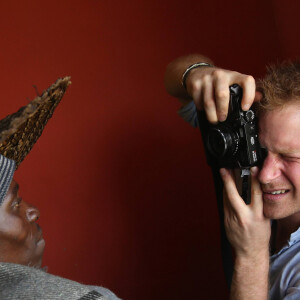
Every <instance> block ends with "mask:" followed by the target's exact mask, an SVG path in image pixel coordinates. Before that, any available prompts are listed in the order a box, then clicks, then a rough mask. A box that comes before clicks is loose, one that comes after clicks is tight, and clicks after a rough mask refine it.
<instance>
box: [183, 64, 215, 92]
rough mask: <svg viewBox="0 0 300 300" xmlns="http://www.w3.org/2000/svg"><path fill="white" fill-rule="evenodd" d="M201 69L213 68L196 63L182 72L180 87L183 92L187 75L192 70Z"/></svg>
mask: <svg viewBox="0 0 300 300" xmlns="http://www.w3.org/2000/svg"><path fill="white" fill-rule="evenodd" d="M201 67H210V68H213V67H214V66H213V65H211V64H208V63H205V62H198V63H195V64H192V65H190V66H189V67H188V68H187V69H186V70H185V71H184V73H183V74H182V79H181V84H182V86H183V87H184V88H185V90H186V79H187V76H188V75H189V73H190V72H191V71H192V70H193V69H196V68H201Z"/></svg>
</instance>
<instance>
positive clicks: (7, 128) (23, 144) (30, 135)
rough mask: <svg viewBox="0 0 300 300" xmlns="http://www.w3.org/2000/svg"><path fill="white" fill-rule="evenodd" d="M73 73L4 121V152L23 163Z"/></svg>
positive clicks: (0, 138)
mask: <svg viewBox="0 0 300 300" xmlns="http://www.w3.org/2000/svg"><path fill="white" fill-rule="evenodd" d="M70 84H71V81H70V77H65V78H60V79H58V80H57V81H56V82H55V83H54V84H52V85H51V86H50V87H49V88H48V89H47V90H46V91H44V92H43V93H42V95H41V96H38V97H36V98H35V99H34V100H32V101H31V102H30V103H29V104H27V105H26V106H23V107H21V108H20V109H19V110H18V111H17V112H16V113H14V114H11V115H8V116H7V117H6V118H4V119H2V120H1V121H0V154H2V155H3V156H5V157H7V158H9V159H12V160H14V161H15V163H16V167H18V166H19V165H20V163H21V162H22V161H23V159H24V158H25V156H26V155H27V154H28V153H29V152H30V150H31V149H32V147H33V145H34V144H35V142H36V141H37V140H38V138H39V137H40V136H41V134H42V132H43V130H44V127H45V125H46V124H47V122H48V120H49V119H50V118H51V116H52V114H53V112H54V110H55V108H56V107H57V105H58V104H59V102H60V100H61V99H62V97H63V95H64V93H65V91H66V89H67V87H68V85H70Z"/></svg>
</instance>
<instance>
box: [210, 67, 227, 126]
mask: <svg viewBox="0 0 300 300" xmlns="http://www.w3.org/2000/svg"><path fill="white" fill-rule="evenodd" d="M213 84H214V92H215V100H216V111H217V116H218V120H219V121H220V122H222V121H225V120H226V118H227V114H228V105H229V81H228V78H227V77H226V76H224V74H223V76H222V73H220V75H218V76H216V77H215V78H214V83H213Z"/></svg>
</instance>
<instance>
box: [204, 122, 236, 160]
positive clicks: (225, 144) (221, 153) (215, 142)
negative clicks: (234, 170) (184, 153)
mask: <svg viewBox="0 0 300 300" xmlns="http://www.w3.org/2000/svg"><path fill="white" fill-rule="evenodd" d="M207 148H208V150H209V152H210V153H211V154H212V155H213V156H215V157H217V158H223V157H232V156H234V155H235V154H236V153H237V151H238V148H239V137H238V135H237V133H236V132H234V131H233V130H231V129H230V128H228V127H225V126H224V127H223V126H222V127H213V128H211V129H210V131H209V133H208V136H207Z"/></svg>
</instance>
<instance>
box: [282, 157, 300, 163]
mask: <svg viewBox="0 0 300 300" xmlns="http://www.w3.org/2000/svg"><path fill="white" fill-rule="evenodd" d="M281 157H282V158H283V159H284V160H286V161H289V162H298V163H299V162H300V157H298V156H297V157H296V156H290V155H281Z"/></svg>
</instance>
